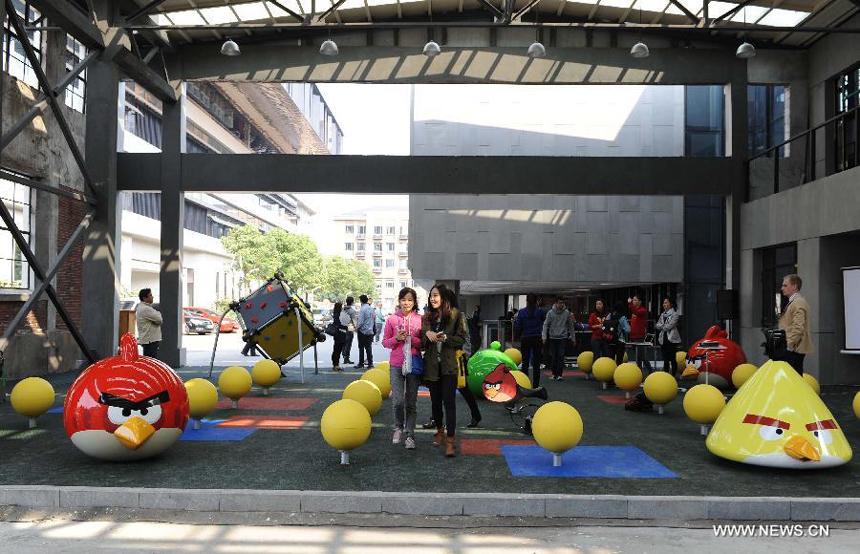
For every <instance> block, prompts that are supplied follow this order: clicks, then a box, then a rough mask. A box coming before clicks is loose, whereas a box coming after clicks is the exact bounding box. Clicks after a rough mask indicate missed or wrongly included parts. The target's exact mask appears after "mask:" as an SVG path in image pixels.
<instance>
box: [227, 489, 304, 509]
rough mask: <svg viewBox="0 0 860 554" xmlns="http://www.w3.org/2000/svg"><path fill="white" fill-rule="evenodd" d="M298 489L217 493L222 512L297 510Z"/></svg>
mask: <svg viewBox="0 0 860 554" xmlns="http://www.w3.org/2000/svg"><path fill="white" fill-rule="evenodd" d="M301 497H302V493H301V492H300V491H252V490H233V491H231V490H226V491H222V492H221V493H220V494H219V498H220V507H221V511H222V512H299V511H301V506H302V503H301Z"/></svg>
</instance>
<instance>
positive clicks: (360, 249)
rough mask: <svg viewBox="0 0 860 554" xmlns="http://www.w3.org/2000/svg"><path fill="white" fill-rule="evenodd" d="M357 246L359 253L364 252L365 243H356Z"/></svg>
mask: <svg viewBox="0 0 860 554" xmlns="http://www.w3.org/2000/svg"><path fill="white" fill-rule="evenodd" d="M356 244H358V251H359V252H364V247H365V243H363V242H359V243H356Z"/></svg>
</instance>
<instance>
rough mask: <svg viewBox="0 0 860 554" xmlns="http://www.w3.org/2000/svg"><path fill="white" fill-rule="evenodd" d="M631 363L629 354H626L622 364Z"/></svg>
mask: <svg viewBox="0 0 860 554" xmlns="http://www.w3.org/2000/svg"><path fill="white" fill-rule="evenodd" d="M629 361H630V358H628V357H627V352H625V353H624V360H623V361H622V362H621V363H625V364H626V363H627V362H629Z"/></svg>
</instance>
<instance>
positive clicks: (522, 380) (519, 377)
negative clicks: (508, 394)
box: [511, 370, 532, 389]
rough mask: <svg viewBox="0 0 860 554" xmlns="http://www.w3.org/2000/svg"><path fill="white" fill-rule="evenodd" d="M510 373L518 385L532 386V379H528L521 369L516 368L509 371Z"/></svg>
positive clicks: (528, 387)
mask: <svg viewBox="0 0 860 554" xmlns="http://www.w3.org/2000/svg"><path fill="white" fill-rule="evenodd" d="M511 375H513V376H514V379H516V381H517V384H518V385H519V386H520V387H522V388H524V389H530V388H532V380H531V379H529V376H528V375H526V374H525V373H523V372H522V371H518V370H514V371H511Z"/></svg>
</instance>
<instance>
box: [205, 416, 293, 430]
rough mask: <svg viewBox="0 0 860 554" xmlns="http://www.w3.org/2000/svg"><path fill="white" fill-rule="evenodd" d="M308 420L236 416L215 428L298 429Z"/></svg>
mask: <svg viewBox="0 0 860 554" xmlns="http://www.w3.org/2000/svg"><path fill="white" fill-rule="evenodd" d="M307 420H308V418H306V417H279V416H249V415H236V416H233V417H231V418H230V419H228V420H227V421H223V422H221V423H219V424H218V425H216V427H253V428H255V429H298V428H299V427H301V426H302V425H304V424H305V422H306V421H307Z"/></svg>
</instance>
